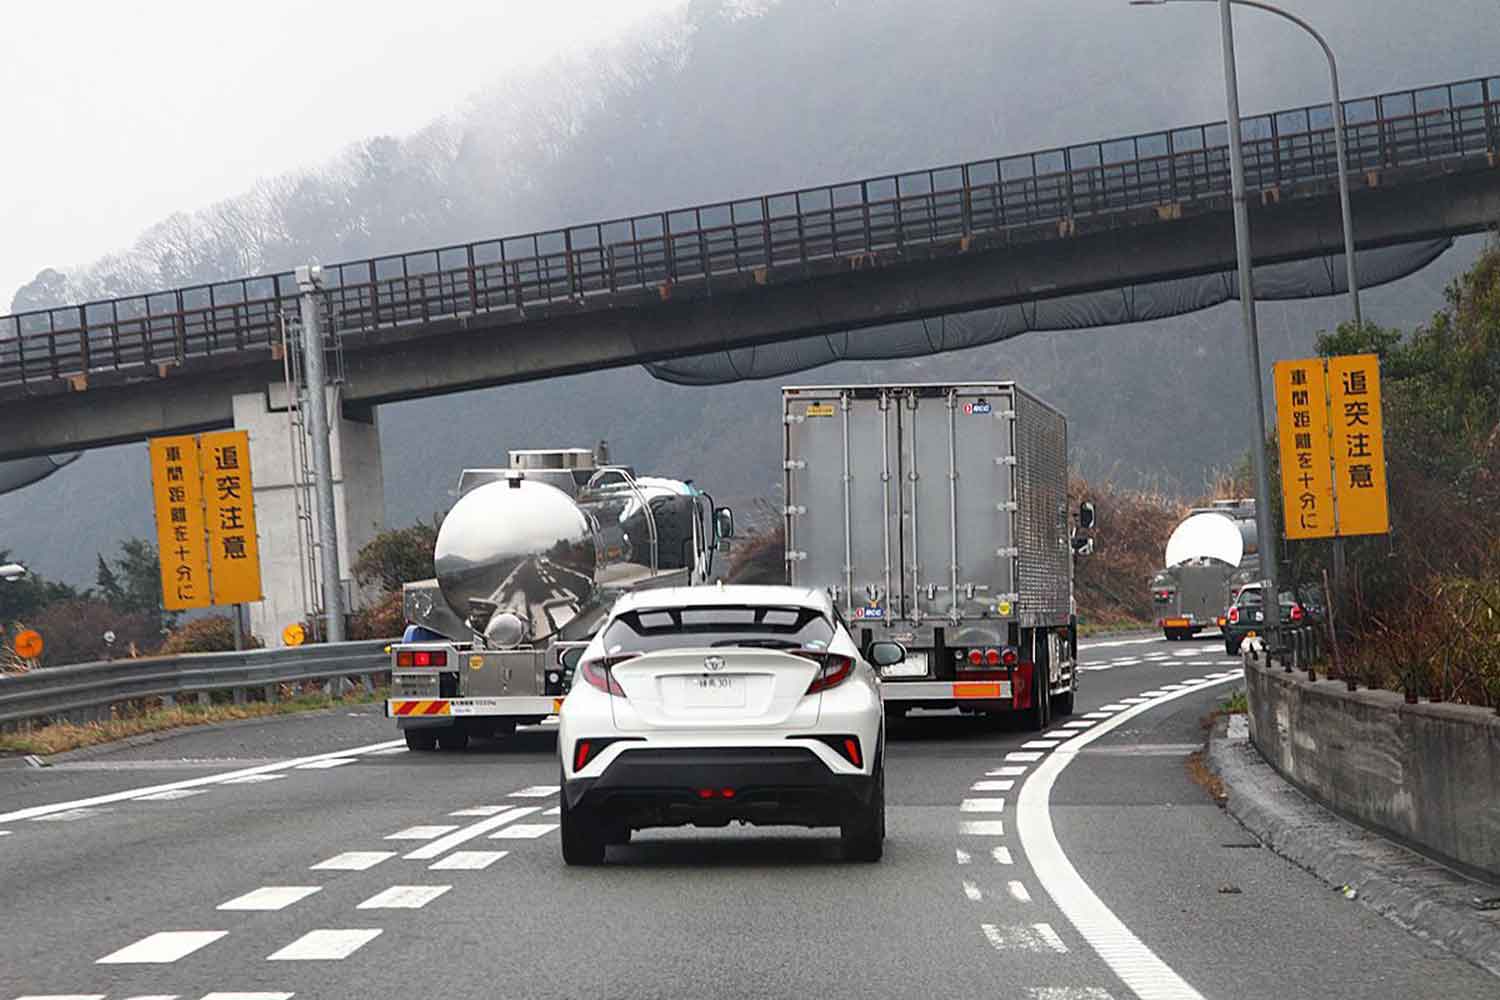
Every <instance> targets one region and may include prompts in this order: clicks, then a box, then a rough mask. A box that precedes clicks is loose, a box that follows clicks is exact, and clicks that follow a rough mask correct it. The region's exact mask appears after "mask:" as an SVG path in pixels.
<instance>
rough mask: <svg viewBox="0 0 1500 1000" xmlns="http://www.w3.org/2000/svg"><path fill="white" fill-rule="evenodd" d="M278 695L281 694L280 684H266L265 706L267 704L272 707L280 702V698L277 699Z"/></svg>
mask: <svg viewBox="0 0 1500 1000" xmlns="http://www.w3.org/2000/svg"><path fill="white" fill-rule="evenodd" d="M280 693H281V685H280V684H267V685H266V704H268V705H274V704H276V703H277V702H278V701H280V700H281V699H280V697H279V695H280Z"/></svg>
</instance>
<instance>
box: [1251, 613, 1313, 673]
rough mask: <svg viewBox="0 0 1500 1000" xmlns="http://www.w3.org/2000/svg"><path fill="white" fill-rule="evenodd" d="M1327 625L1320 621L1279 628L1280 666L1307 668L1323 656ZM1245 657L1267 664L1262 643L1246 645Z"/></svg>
mask: <svg viewBox="0 0 1500 1000" xmlns="http://www.w3.org/2000/svg"><path fill="white" fill-rule="evenodd" d="M1327 628H1328V626H1327V625H1325V624H1323V623H1321V622H1314V623H1312V624H1309V625H1296V626H1290V627H1285V628H1283V629H1282V630H1281V635H1282V640H1283V648H1282V650H1281V651H1280V660H1281V664H1282V666H1283V667H1284V668H1285V669H1286V670H1288V671H1291V670H1307V669H1309V668H1310V666H1312V665H1313V664H1316V663H1317V662H1318V661H1319V660H1321V659H1322V658H1323V653H1324V650H1325V648H1326V647H1325V645H1324V640H1325V639H1326V631H1327ZM1245 659H1246V660H1252V659H1253V660H1254V661H1255V662H1256V663H1262V664H1265V665H1269V660H1268V658H1267V656H1266V651H1265V646H1264V643H1259V644H1256V645H1255V646H1254V647H1246V649H1245Z"/></svg>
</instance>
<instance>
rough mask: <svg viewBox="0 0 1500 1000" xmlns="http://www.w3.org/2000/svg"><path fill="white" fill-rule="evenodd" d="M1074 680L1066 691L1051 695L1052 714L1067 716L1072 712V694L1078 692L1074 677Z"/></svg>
mask: <svg viewBox="0 0 1500 1000" xmlns="http://www.w3.org/2000/svg"><path fill="white" fill-rule="evenodd" d="M1073 669H1075V670H1076V669H1078V668H1077V667H1074V668H1073ZM1074 681H1075V684H1074V685H1071V686H1069V688H1068V690H1067V691H1066V692H1064V693H1063V694H1055V695H1053V696H1052V714H1053V715H1054V716H1069V715H1072V714H1073V702H1074V700H1075V699H1074V697H1073V696H1074V695H1075V694H1077V692H1078V688H1077V686H1076V681H1077V678H1076V677H1075V678H1074Z"/></svg>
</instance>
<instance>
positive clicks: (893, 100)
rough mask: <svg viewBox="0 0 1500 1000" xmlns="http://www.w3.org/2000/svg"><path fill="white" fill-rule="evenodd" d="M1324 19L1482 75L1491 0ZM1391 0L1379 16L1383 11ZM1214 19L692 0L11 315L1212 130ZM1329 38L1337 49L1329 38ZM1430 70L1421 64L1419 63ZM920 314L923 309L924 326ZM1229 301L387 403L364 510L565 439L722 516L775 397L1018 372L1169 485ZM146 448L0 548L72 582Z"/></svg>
mask: <svg viewBox="0 0 1500 1000" xmlns="http://www.w3.org/2000/svg"><path fill="white" fill-rule="evenodd" d="M1372 6H1375V5H1374V4H1372V3H1370V2H1368V0H1365V2H1356V0H1324V2H1320V3H1319V4H1318V5H1317V7H1318V9H1317V10H1316V12H1315V14H1316V20H1317V22H1318V24H1319V27H1320V28H1321V29H1322V30H1323V31H1324V32H1325V34H1326V35H1327V36H1328V37H1329V38H1330V39H1333V40H1334V42H1335V45H1336V46H1337V47H1339V49H1340V55H1341V71H1342V75H1343V77H1344V86H1345V93H1346V95H1347V96H1360V95H1364V94H1369V93H1376V92H1380V91H1386V90H1393V89H1397V88H1401V87H1409V86H1419V85H1424V84H1429V83H1436V82H1441V81H1446V80H1455V79H1460V78H1464V77H1469V76H1480V75H1486V74H1495V73H1497V72H1500V60H1497V59H1496V57H1495V53H1496V52H1497V51H1500V45H1497V42H1500V22H1497V21H1496V19H1495V18H1494V16H1493V15H1494V7H1493V0H1445V2H1444V4H1443V5H1442V6H1443V14H1442V16H1441V17H1435V16H1433V14H1432V12H1431V11H1430V10H1427V9H1425V8H1423V7H1421V6H1420V5H1406V4H1400V3H1395V2H1390V3H1382V4H1380V5H1379V6H1381V7H1382V8H1383V9H1382V10H1381V11H1380V12H1379V14H1378V15H1376V14H1375V13H1373V12H1372V10H1371V8H1372ZM1384 8H1388V9H1384ZM1274 21H1275V19H1272V18H1265V17H1253V16H1251V15H1250V14H1242V15H1240V16H1239V17H1238V19H1237V22H1236V23H1237V38H1238V43H1239V48H1240V59H1239V70H1240V77H1241V88H1242V100H1243V105H1244V110H1245V112H1246V114H1255V113H1259V112H1261V111H1264V110H1269V109H1273V108H1279V107H1291V106H1295V105H1297V104H1308V103H1318V102H1320V101H1322V100H1323V99H1324V98H1325V97H1326V93H1327V82H1326V69H1325V65H1324V63H1323V60H1322V57H1321V54H1320V53H1319V52H1318V51H1317V49H1316V47H1315V46H1313V45H1312V43H1311V42H1310V41H1309V40H1307V39H1305V38H1303V37H1301V36H1300V35H1298V34H1297V33H1296V32H1295V31H1294V30H1293V29H1290V28H1289V27H1287V26H1285V25H1281V24H1279V23H1272V22H1274ZM1216 24H1217V22H1216V20H1215V19H1214V16H1213V13H1212V9H1211V8H1210V9H1209V10H1208V11H1203V10H1194V9H1192V7H1190V6H1189V5H1183V6H1182V7H1176V8H1164V9H1150V8H1147V9H1132V8H1129V7H1126V6H1125V5H1124V4H1123V0H1121V2H1114V0H1109V2H1105V0H1097V2H1095V0H1087V2H1084V0H1075V2H1071V3H1063V2H1059V0H1010V2H1007V3H1003V4H999V3H995V2H994V0H863V2H858V3H855V2H849V0H784V2H780V3H747V2H729V0H693V2H692V3H690V4H688V5H687V6H686V7H685V8H684V9H683V10H681V11H680V12H678V13H677V14H674V15H672V16H669V17H665V18H660V19H657V20H654V21H652V22H650V23H647V24H644V25H642V26H641V27H640V28H639V29H638V30H636V31H635V32H633V33H632V34H631V35H629V36H628V37H625V38H622V39H620V40H618V41H617V42H616V43H614V44H612V45H610V46H608V47H606V48H604V49H601V50H598V51H594V52H588V53H578V54H575V55H573V56H570V57H567V58H564V59H560V60H558V61H557V62H555V63H553V64H552V65H551V66H549V67H548V68H547V69H545V70H543V71H541V72H538V73H535V74H530V75H527V76H524V77H515V78H507V79H504V80H501V81H500V82H498V83H497V84H496V85H495V86H494V88H493V89H492V90H490V91H488V92H486V93H483V94H480V95H477V96H476V97H474V98H473V99H472V100H471V101H470V103H469V104H468V106H467V107H466V109H465V110H464V111H463V112H462V113H461V114H456V115H453V116H451V117H449V118H446V119H442V120H439V121H435V122H434V123H433V124H432V125H431V126H429V127H428V128H426V129H423V130H422V131H420V132H418V133H416V134H414V135H411V136H407V137H399V138H398V137H384V136H383V137H374V138H371V139H369V140H367V141H365V142H363V143H360V144H357V145H356V146H354V147H352V148H351V149H349V150H348V151H347V152H346V153H345V154H344V155H343V156H341V157H340V158H338V159H337V160H336V161H335V162H333V163H330V164H325V165H322V166H319V167H316V168H312V167H310V168H309V170H308V171H306V172H304V173H300V174H296V175H291V176H283V177H276V178H269V179H266V180H264V181H262V182H261V183H260V184H258V185H257V186H256V187H255V188H254V189H253V190H252V191H249V192H246V193H244V194H242V195H240V196H237V197H235V198H231V199H229V200H227V201H224V202H221V203H219V204H216V205H214V206H211V207H209V208H207V209H204V210H202V211H197V212H192V213H186V212H184V213H181V214H177V215H174V216H172V217H170V218H168V219H166V220H164V221H163V222H161V223H160V224H158V225H156V226H154V227H152V228H151V229H149V230H147V231H146V232H145V233H143V234H142V236H141V237H140V239H139V240H138V241H137V243H136V244H135V245H134V246H132V247H131V248H129V249H127V250H125V251H122V252H121V253H118V254H114V255H110V256H108V257H106V258H103V259H101V260H99V261H96V262H94V263H93V264H91V265H88V266H85V267H79V268H72V269H70V268H64V267H58V268H56V269H55V270H48V271H46V272H43V273H42V274H41V275H39V276H38V278H37V280H35V281H33V282H32V283H30V284H28V285H27V286H25V287H23V288H22V289H20V290H19V291H18V292H17V293H16V295H15V297H14V301H13V303H12V308H13V310H20V309H30V308H38V307H42V306H49V305H57V304H63V303H65V302H73V301H79V300H82V299H86V298H95V297H101V296H107V295H118V294H122V293H126V292H133V291H142V290H147V289H152V288H158V287H170V286H173V285H180V284H185V283H189V282H198V281H206V280H213V279H218V278H229V277H236V276H239V275H241V274H245V273H250V272H257V271H266V270H280V269H286V268H290V267H292V266H294V265H296V264H299V263H305V262H306V261H308V260H322V261H335V260H342V259H348V258H356V257H364V256H370V255H374V254H380V253H388V252H393V251H404V250H413V249H417V248H420V247H423V246H429V245H436V244H447V243H457V242H463V241H469V240H475V239H483V238H490V237H495V236H501V235H510V234H517V233H524V232H527V231H530V230H534V229H542V228H548V227H554V226H559V225H565V224H571V223H580V222H585V221H589V220H592V219H596V218H611V217H616V216H622V215H628V214H634V213H639V212H644V211H657V210H661V209H665V208H670V207H676V206H682V205H690V204H693V203H696V202H703V201H711V200H721V199H727V198H732V197H740V196H749V195H756V194H761V193H764V192H768V191H777V190H785V189H790V188H795V187H799V186H806V185H811V184H818V183H826V182H832V181H840V180H848V179H852V178H856V177H861V176H869V175H874V174H879V173H883V172H894V171H898V170H909V169H918V168H925V167H931V166H937V165H939V164H946V163H953V162H959V161H963V160H969V159H977V158H981V157H989V156H996V155H1007V154H1012V153H1018V152H1025V151H1027V150H1031V149H1038V148H1046V147H1049V146H1057V145H1063V144H1068V143H1074V142H1081V141H1085V140H1091V139H1100V138H1107V137H1110V136H1115V135H1123V134H1129V133H1133V132H1140V131H1146V130H1151V129H1159V128H1165V127H1173V126H1178V125H1186V124H1190V123H1197V122H1200V121H1210V120H1216V119H1221V118H1222V107H1223V83H1222V75H1221V70H1220V64H1219V49H1218V39H1217V32H1216ZM1341 40H1344V41H1345V42H1346V44H1341ZM1437 56H1440V57H1437ZM1477 245H1478V243H1477V241H1476V240H1474V239H1470V240H1465V241H1461V242H1460V245H1459V246H1458V247H1457V248H1456V249H1455V250H1453V251H1451V252H1450V253H1449V254H1448V255H1447V256H1445V257H1444V258H1442V259H1441V260H1440V261H1439V262H1438V263H1437V264H1436V265H1434V266H1432V267H1430V268H1428V269H1427V270H1426V271H1424V272H1422V273H1420V274H1418V275H1416V276H1414V277H1412V278H1408V279H1405V280H1404V281H1402V282H1398V283H1396V284H1393V285H1391V286H1387V287H1385V288H1381V289H1375V290H1372V291H1370V292H1369V293H1367V295H1366V298H1365V314H1366V318H1367V319H1369V320H1372V321H1375V322H1379V323H1383V324H1386V325H1393V326H1409V325H1411V324H1413V323H1416V322H1420V321H1421V320H1423V319H1425V318H1427V317H1428V316H1429V315H1430V314H1431V313H1432V312H1433V311H1434V310H1435V309H1437V308H1439V307H1440V306H1441V305H1442V295H1441V292H1442V288H1443V286H1444V284H1445V283H1446V281H1447V280H1448V278H1449V277H1451V276H1452V275H1453V274H1455V273H1457V272H1458V271H1460V270H1462V268H1463V267H1465V266H1466V265H1467V264H1468V263H1469V262H1470V261H1471V260H1472V259H1473V257H1474V255H1475V252H1476V249H1477ZM1346 309H1347V306H1346V303H1345V300H1343V299H1328V300H1318V301H1313V302H1306V303H1295V304H1266V305H1263V306H1262V307H1261V310H1260V316H1261V320H1262V335H1263V350H1264V352H1265V355H1266V358H1265V360H1266V362H1267V364H1269V362H1270V361H1271V360H1272V359H1274V358H1279V357H1290V356H1297V355H1300V354H1303V353H1306V352H1307V351H1308V350H1309V349H1310V347H1311V344H1312V340H1313V337H1314V335H1315V334H1316V332H1317V331H1318V330H1320V329H1326V328H1330V327H1331V326H1333V325H1334V324H1336V323H1337V322H1338V321H1339V320H1341V319H1342V318H1344V317H1345V315H1346ZM929 322H931V323H934V324H935V323H937V322H941V321H929ZM1243 367H1244V360H1243V349H1242V347H1241V341H1240V339H1239V321H1238V307H1237V305H1234V304H1229V305H1225V306H1221V307H1218V308H1216V309H1212V310H1208V311H1205V312H1202V313H1198V314H1194V315H1191V316H1187V317H1182V318H1180V319H1177V320H1173V321H1168V322H1158V323H1151V324H1139V325H1135V326H1129V327H1115V328H1109V329H1104V330H1097V331H1084V332H1072V333H1045V334H1031V335H1027V336H1024V337H1021V338H1019V339H1016V340H1012V341H1008V342H1006V343H1003V344H999V345H995V346H990V347H984V348H978V349H974V350H970V351H965V352H956V353H951V354H946V355H939V356H934V357H930V358H923V359H918V360H914V361H901V362H881V363H845V364H841V365H833V366H828V367H826V368H822V369H818V370H814V371H810V372H804V373H801V374H799V375H794V376H790V377H787V378H785V379H782V380H775V381H766V382H751V383H742V384H737V385H728V386H719V387H712V388H687V387H681V386H675V385H669V384H665V383H662V382H658V381H655V380H653V379H652V378H651V377H650V376H649V375H648V374H646V373H645V372H644V371H642V370H640V369H617V370H611V371H604V372H596V373H591V374H586V375H578V376H573V377H569V378H563V379H556V380H553V381H549V382H541V383H533V384H527V385H519V386H508V387H502V388H496V389H490V390H483V391H478V392H470V393H465V394H461V395H454V396H447V397H442V398H436V399H428V400H421V401H413V402H408V403H401V404H395V405H391V406H387V407H384V408H383V409H382V410H381V412H380V420H381V432H382V442H383V444H382V446H383V451H384V455H383V457H384V463H385V472H386V504H387V519H388V523H389V524H391V525H399V524H404V523H409V522H410V521H412V520H414V519H416V518H418V517H425V516H429V515H431V514H432V513H434V512H436V511H441V510H444V509H446V508H447V506H448V505H449V504H450V503H451V497H450V496H449V490H450V489H451V487H452V485H453V484H454V483H456V481H457V475H458V471H459V469H460V468H462V467H463V466H464V465H477V464H493V463H497V462H502V461H503V460H504V454H505V450H506V449H507V448H515V447H551V446H587V445H590V444H593V443H594V442H595V441H597V440H599V439H601V438H606V439H608V440H609V441H610V444H611V450H612V454H613V455H614V456H615V457H616V458H617V459H618V460H621V461H626V462H631V463H633V464H635V465H636V466H637V467H638V468H641V469H643V470H646V471H650V472H655V473H661V474H670V475H677V476H682V477H690V478H693V479H695V480H697V481H698V482H699V483H700V484H702V485H703V486H704V487H705V488H707V489H709V490H710V491H712V492H713V493H714V494H715V495H716V496H717V497H719V498H720V499H721V500H722V499H723V498H725V497H730V498H738V499H741V500H743V499H745V498H749V497H754V496H770V495H773V494H774V492H775V490H776V489H777V484H778V482H779V476H780V472H779V461H780V459H779V451H780V429H779V409H778V408H779V393H778V386H779V384H781V382H783V381H784V382H786V383H788V384H792V383H799V382H801V383H824V382H839V381H846V380H847V381H876V380H882V379H901V380H907V381H916V380H924V379H943V378H996V379H1001V378H1014V379H1016V380H1018V381H1021V382H1023V383H1024V384H1026V385H1028V386H1029V387H1030V388H1032V389H1033V390H1035V391H1036V392H1038V393H1039V394H1041V395H1042V396H1043V397H1044V398H1046V399H1048V400H1049V401H1051V402H1053V403H1055V404H1056V405H1058V406H1060V407H1061V408H1062V409H1063V410H1064V411H1065V412H1067V413H1068V414H1069V416H1070V418H1071V437H1072V442H1073V445H1074V454H1073V458H1074V462H1075V463H1076V465H1077V466H1078V467H1079V468H1080V470H1081V471H1082V472H1083V473H1084V474H1086V475H1088V476H1090V477H1101V478H1104V477H1107V478H1111V479H1114V480H1116V481H1118V482H1121V483H1124V484H1127V485H1151V486H1157V487H1160V488H1162V489H1165V490H1169V491H1172V492H1182V493H1188V494H1191V493H1195V492H1197V491H1198V490H1199V489H1200V488H1201V487H1202V485H1203V482H1204V480H1205V477H1206V476H1207V475H1209V474H1210V473H1211V472H1212V470H1214V469H1216V468H1221V467H1225V466H1228V465H1231V464H1233V463H1234V462H1235V461H1236V460H1237V459H1238V458H1239V456H1240V455H1242V454H1243V453H1244V451H1245V449H1246V447H1247V446H1248V444H1249V441H1250V438H1251V433H1250V430H1249V420H1248V418H1247V414H1248V413H1249V410H1250V401H1249V400H1250V396H1249V392H1248V389H1247V387H1246V386H1245V385H1244V381H1245V380H1244V377H1243V375H1242V374H1241V372H1242V369H1243ZM148 479H149V476H148V471H147V462H146V454H145V447H144V445H134V446H127V447H121V448H113V449H104V450H101V451H98V452H95V453H91V454H88V455H86V456H84V458H83V459H81V460H80V461H78V462H77V463H75V464H74V465H73V466H71V467H70V468H68V469H65V470H63V471H62V472H59V473H58V474H57V475H55V476H54V477H52V478H51V479H50V480H47V481H45V482H43V483H41V484H39V485H37V486H34V487H31V488H29V489H27V490H25V491H24V492H21V493H17V494H13V495H9V496H5V497H0V548H10V549H12V550H13V551H14V552H15V553H16V554H17V555H20V556H23V557H24V558H26V559H27V560H28V561H29V562H30V563H31V564H32V565H33V566H34V567H35V568H36V569H37V570H39V571H40V572H42V573H44V574H46V575H48V576H50V577H54V578H58V577H60V578H63V579H66V580H69V581H72V582H78V583H83V582H89V581H91V580H92V576H93V566H94V554H95V552H96V551H99V550H108V549H111V548H113V547H114V546H115V545H116V543H117V542H118V540H119V539H121V538H124V537H128V536H132V535H149V534H151V532H152V521H151V514H150V508H149V496H148V494H149V488H148V487H149V483H148Z"/></svg>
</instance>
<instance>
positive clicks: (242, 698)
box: [232, 687, 250, 705]
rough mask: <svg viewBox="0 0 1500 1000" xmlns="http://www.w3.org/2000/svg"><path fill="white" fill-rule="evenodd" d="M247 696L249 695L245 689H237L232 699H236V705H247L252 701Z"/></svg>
mask: <svg viewBox="0 0 1500 1000" xmlns="http://www.w3.org/2000/svg"><path fill="white" fill-rule="evenodd" d="M247 695H248V692H246V691H245V689H244V688H242V687H237V688H235V689H234V692H233V694H232V697H233V698H234V703H235V704H236V705H243V704H245V703H246V702H247V701H249V700H250V699H249V697H248V696H247Z"/></svg>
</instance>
